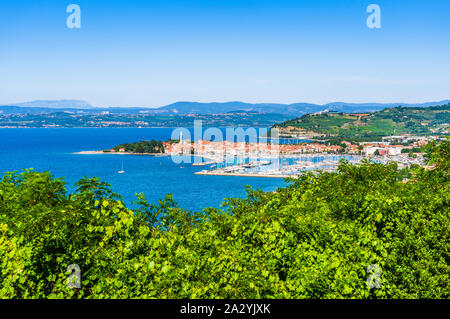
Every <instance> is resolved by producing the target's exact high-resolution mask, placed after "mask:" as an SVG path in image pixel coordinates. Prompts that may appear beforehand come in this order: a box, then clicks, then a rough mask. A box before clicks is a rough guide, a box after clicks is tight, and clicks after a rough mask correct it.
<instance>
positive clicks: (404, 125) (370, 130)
mask: <svg viewBox="0 0 450 319" xmlns="http://www.w3.org/2000/svg"><path fill="white" fill-rule="evenodd" d="M449 123H450V104H447V105H443V106H436V107H428V108H406V107H396V108H389V109H385V110H383V111H379V112H375V113H367V114H356V113H355V114H347V113H336V112H328V113H322V114H308V115H304V116H302V117H300V118H297V119H293V120H289V121H286V122H284V123H281V124H278V125H275V127H277V128H280V129H281V133H286V132H289V133H292V132H299V133H317V134H323V135H325V137H326V138H327V139H338V140H353V141H376V140H380V139H381V138H382V137H383V136H388V135H393V134H417V135H433V134H434V135H442V134H445V133H446V132H447V131H446V130H448V124H449Z"/></svg>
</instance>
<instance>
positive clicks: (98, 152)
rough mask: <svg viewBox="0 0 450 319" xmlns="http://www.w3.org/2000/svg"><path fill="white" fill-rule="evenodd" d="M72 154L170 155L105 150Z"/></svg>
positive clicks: (164, 154)
mask: <svg viewBox="0 0 450 319" xmlns="http://www.w3.org/2000/svg"><path fill="white" fill-rule="evenodd" d="M72 154H77V155H143V156H160V157H163V156H169V155H170V154H166V153H129V152H103V151H81V152H75V153H72Z"/></svg>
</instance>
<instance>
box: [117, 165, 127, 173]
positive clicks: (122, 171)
mask: <svg viewBox="0 0 450 319" xmlns="http://www.w3.org/2000/svg"><path fill="white" fill-rule="evenodd" d="M117 174H125V171H124V170H123V163H122V170H120V171H118V172H117Z"/></svg>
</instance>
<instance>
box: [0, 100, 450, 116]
mask: <svg viewBox="0 0 450 319" xmlns="http://www.w3.org/2000/svg"><path fill="white" fill-rule="evenodd" d="M448 103H450V100H443V101H439V102H425V103H377V102H374V103H348V102H332V103H327V104H322V105H321V104H314V103H305V102H299V103H291V104H281V103H246V102H240V101H231V102H189V101H179V102H175V103H172V104H169V105H166V106H162V107H156V108H153V107H96V106H92V105H91V104H89V103H88V102H86V101H81V100H36V101H30V102H22V103H15V104H10V105H1V106H0V112H1V113H2V114H27V113H28V114H29V113H31V114H37V113H54V112H64V111H67V112H87V113H102V112H110V113H122V114H138V113H149V114H171V115H186V114H223V113H228V112H236V111H242V112H259V113H274V114H284V115H290V116H300V115H303V114H308V113H316V112H320V111H325V110H330V111H339V112H347V113H351V112H353V113H354V112H376V111H380V110H383V109H385V108H391V107H397V106H404V107H429V106H437V105H445V104H448Z"/></svg>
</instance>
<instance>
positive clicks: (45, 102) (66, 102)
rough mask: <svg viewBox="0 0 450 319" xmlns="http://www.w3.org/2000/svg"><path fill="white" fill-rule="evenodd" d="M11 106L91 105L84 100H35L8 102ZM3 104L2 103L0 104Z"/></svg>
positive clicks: (62, 107) (65, 106)
mask: <svg viewBox="0 0 450 319" xmlns="http://www.w3.org/2000/svg"><path fill="white" fill-rule="evenodd" d="M9 105H11V106H19V107H25V108H28V107H38V108H52V109H90V108H92V105H90V104H89V103H87V102H86V101H80V100H36V101H30V102H22V103H14V104H9ZM2 106H3V105H2Z"/></svg>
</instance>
